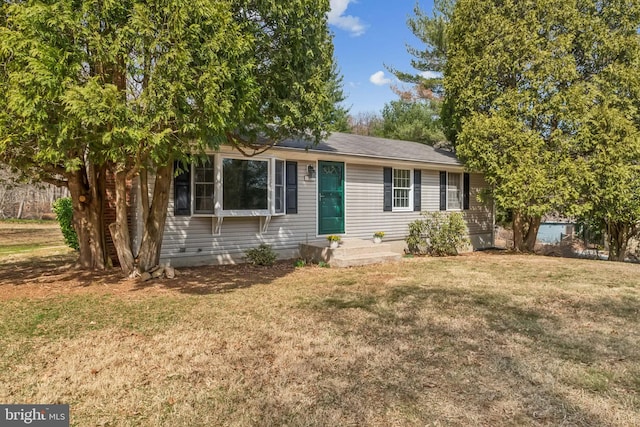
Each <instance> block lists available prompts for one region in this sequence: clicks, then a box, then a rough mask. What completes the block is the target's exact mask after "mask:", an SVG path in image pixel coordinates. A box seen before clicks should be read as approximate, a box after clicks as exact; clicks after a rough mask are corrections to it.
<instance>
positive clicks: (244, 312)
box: [0, 254, 640, 426]
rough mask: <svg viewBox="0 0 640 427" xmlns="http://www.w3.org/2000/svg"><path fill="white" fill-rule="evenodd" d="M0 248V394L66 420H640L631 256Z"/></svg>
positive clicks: (637, 272)
mask: <svg viewBox="0 0 640 427" xmlns="http://www.w3.org/2000/svg"><path fill="white" fill-rule="evenodd" d="M60 262H61V261H59V260H56V259H54V260H50V261H49V262H47V260H46V259H45V260H42V261H40V263H39V264H38V266H36V267H34V265H33V263H32V262H31V261H26V260H24V259H16V260H6V259H0V402H2V403H25V402H30V403H69V404H70V406H71V416H72V425H77V426H88V425H104V426H129V425H142V426H211V425H238V426H245V425H260V426H265V425H274V426H275V425H277V426H280V425H323V426H324V425H363V426H364V425H368V426H376V425H377V426H392V425H397V426H400V425H448V426H449V425H460V426H467V425H487V426H489V425H490V426H495V425H579V426H591V425H593V426H596V425H598V426H599V425H619V426H628V425H634V424H637V423H638V420H640V363H639V361H640V266H639V265H632V264H617V263H616V264H614V263H606V262H597V261H585V260H574V259H561V258H546V257H538V256H516V255H505V254H472V255H467V256H461V257H456V258H442V259H437V258H436V259H430V258H425V259H405V260H403V261H402V262H400V263H396V264H389V265H384V266H374V267H365V268H354V269H346V270H338V269H326V268H319V267H305V268H300V269H294V268H293V266H291V264H290V263H284V264H279V265H277V266H276V267H274V268H270V269H269V268H257V267H256V268H253V267H224V268H199V269H191V270H183V271H182V272H181V273H182V274H181V275H180V276H178V277H177V278H176V279H172V280H166V279H165V280H162V281H157V282H151V284H145V285H140V284H138V283H136V282H135V281H120V280H119V279H118V275H117V274H115V273H109V274H77V273H75V272H73V271H70V270H69V269H68V268H65V267H62V268H58V266H59V265H60Z"/></svg>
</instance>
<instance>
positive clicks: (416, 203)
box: [413, 169, 422, 212]
mask: <svg viewBox="0 0 640 427" xmlns="http://www.w3.org/2000/svg"><path fill="white" fill-rule="evenodd" d="M413 210H414V211H415V212H420V211H421V210H422V171H421V170H419V169H416V170H414V171H413Z"/></svg>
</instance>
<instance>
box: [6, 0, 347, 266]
mask: <svg viewBox="0 0 640 427" xmlns="http://www.w3.org/2000/svg"><path fill="white" fill-rule="evenodd" d="M1 8H2V9H1V14H0V24H1V27H0V61H1V62H2V65H3V67H2V70H1V71H0V73H2V78H1V80H0V85H1V86H0V89H2V93H3V96H2V98H1V99H0V109H1V110H2V111H0V149H1V151H0V153H1V154H0V157H1V160H2V161H3V162H5V163H8V164H10V165H12V166H14V167H17V168H19V169H20V170H21V171H22V173H23V174H24V175H27V176H29V177H31V178H32V179H35V180H43V181H47V182H52V183H55V184H57V185H63V186H68V187H69V190H70V193H71V197H72V200H73V205H74V225H75V228H76V231H77V232H78V238H79V243H80V259H79V261H80V265H81V266H82V267H87V268H103V267H104V266H105V264H106V253H105V249H104V233H103V231H102V230H104V224H102V208H103V204H104V186H105V177H106V174H107V173H111V174H113V176H114V177H115V181H116V211H117V221H116V222H115V223H114V224H111V225H109V229H110V231H111V233H112V236H113V239H114V243H115V244H116V248H117V251H118V258H119V261H120V264H121V266H122V268H123V270H124V271H125V272H127V273H129V272H131V271H132V270H133V269H134V259H133V253H134V248H131V247H130V243H129V242H130V239H129V235H128V229H127V227H126V215H127V213H126V183H127V182H128V181H129V180H130V179H132V178H134V177H136V176H139V177H140V183H141V188H142V200H141V202H142V206H143V215H144V218H143V223H144V231H143V238H142V243H141V247H140V250H139V266H138V268H139V269H140V270H146V269H148V268H150V267H151V266H153V265H155V264H156V263H157V262H158V258H159V255H160V245H161V242H162V233H163V229H164V223H165V219H166V212H167V204H168V197H169V186H170V183H171V173H172V165H173V160H174V159H178V160H189V161H190V160H195V159H197V158H198V156H199V155H200V154H202V153H203V152H204V150H205V149H207V148H214V147H216V146H218V145H219V144H221V143H223V142H226V143H229V144H232V145H234V146H235V147H236V148H237V149H238V150H240V151H242V152H244V153H246V154H248V155H252V154H256V153H257V152H260V151H264V150H266V149H268V148H269V147H271V146H272V145H273V144H276V143H277V142H278V141H280V140H282V139H285V138H288V137H292V136H303V135H304V136H306V137H309V138H312V139H313V140H315V141H318V140H320V139H321V138H322V137H323V136H324V134H325V131H326V129H328V126H329V124H330V122H331V115H332V112H333V109H334V101H335V84H334V81H333V79H334V75H333V74H332V57H333V48H332V44H331V38H330V34H329V32H328V27H327V21H326V20H327V18H326V13H327V11H328V9H329V3H328V1H323V0H321V1H311V0H294V1H291V2H287V4H286V5H283V4H281V3H279V2H277V1H274V0H272V1H257V0H237V1H233V2H230V1H222V0H199V1H197V2H196V3H194V2H186V1H184V0H155V1H150V2H149V1H145V2H143V1H138V0H128V1H127V0H125V1H123V2H108V3H103V2H100V1H97V0H93V1H84V2H74V1H70V0H61V1H51V2H47V3H42V2H35V1H27V2H13V1H10V2H3V4H2V6H1ZM149 174H152V175H153V177H154V181H153V184H154V185H153V190H152V191H151V190H150V188H151V185H150V184H149V177H148V176H149Z"/></svg>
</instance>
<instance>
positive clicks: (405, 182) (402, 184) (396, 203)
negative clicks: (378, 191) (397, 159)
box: [393, 169, 412, 210]
mask: <svg viewBox="0 0 640 427" xmlns="http://www.w3.org/2000/svg"><path fill="white" fill-rule="evenodd" d="M393 209H394V210H411V209H412V206H411V170H409V169H394V170H393Z"/></svg>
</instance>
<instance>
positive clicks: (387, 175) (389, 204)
mask: <svg viewBox="0 0 640 427" xmlns="http://www.w3.org/2000/svg"><path fill="white" fill-rule="evenodd" d="M383 177H384V209H383V210H384V211H385V212H390V211H392V210H393V182H392V181H393V169H391V168H384V173H383Z"/></svg>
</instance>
